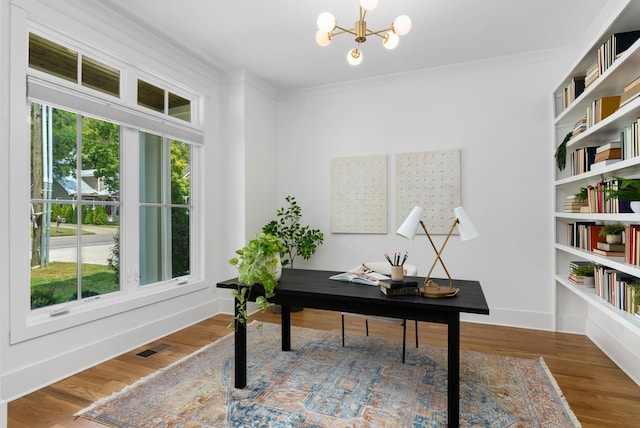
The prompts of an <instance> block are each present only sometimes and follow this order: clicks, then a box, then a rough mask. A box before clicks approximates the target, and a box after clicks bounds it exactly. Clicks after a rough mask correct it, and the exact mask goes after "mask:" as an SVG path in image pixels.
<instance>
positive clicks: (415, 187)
mask: <svg viewBox="0 0 640 428" xmlns="http://www.w3.org/2000/svg"><path fill="white" fill-rule="evenodd" d="M395 170H396V199H397V203H396V223H397V225H396V228H398V227H400V225H401V224H402V222H403V221H404V219H405V218H406V217H407V215H409V213H410V212H411V210H412V209H413V207H415V206H416V205H418V206H421V207H422V208H424V214H423V217H422V220H423V221H424V223H425V225H426V226H427V230H428V231H429V233H430V234H438V235H439V234H447V233H448V232H449V229H450V228H451V224H452V222H453V209H454V208H455V207H457V206H459V205H460V150H458V149H456V150H441V151H432V152H420V153H403V154H399V155H396V165H395ZM418 233H424V232H422V228H418ZM454 233H458V232H457V228H456V230H454Z"/></svg>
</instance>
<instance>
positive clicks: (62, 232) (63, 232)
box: [51, 226, 95, 238]
mask: <svg viewBox="0 0 640 428" xmlns="http://www.w3.org/2000/svg"><path fill="white" fill-rule="evenodd" d="M77 234H78V232H77V229H76V228H75V227H67V226H60V227H59V228H57V227H55V226H51V237H52V238H55V237H57V236H76V235H77ZM82 234H83V235H95V233H93V232H89V231H88V230H83V231H82Z"/></svg>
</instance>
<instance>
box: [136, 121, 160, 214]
mask: <svg viewBox="0 0 640 428" xmlns="http://www.w3.org/2000/svg"><path fill="white" fill-rule="evenodd" d="M162 152H163V144H162V138H161V137H159V136H157V135H152V134H147V133H145V132H140V202H142V203H145V202H146V203H162V202H163V200H162V165H163V161H162V159H163V156H162Z"/></svg>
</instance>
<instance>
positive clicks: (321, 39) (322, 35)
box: [316, 30, 331, 46]
mask: <svg viewBox="0 0 640 428" xmlns="http://www.w3.org/2000/svg"><path fill="white" fill-rule="evenodd" d="M316 43H317V44H319V45H320V46H327V45H328V44H329V43H331V33H327V32H326V31H322V30H318V31H317V32H316Z"/></svg>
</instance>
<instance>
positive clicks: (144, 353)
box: [136, 343, 171, 358]
mask: <svg viewBox="0 0 640 428" xmlns="http://www.w3.org/2000/svg"><path fill="white" fill-rule="evenodd" d="M169 348H171V345H169V344H167V343H160V344H158V345H156V346H154V347H152V348H149V349H145V350H144V351H142V352H138V353H137V354H136V355H137V356H138V357H140V358H149V357H152V356H154V355H156V354H157V353H158V352H162V351H164V350H165V349H169Z"/></svg>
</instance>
